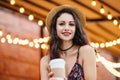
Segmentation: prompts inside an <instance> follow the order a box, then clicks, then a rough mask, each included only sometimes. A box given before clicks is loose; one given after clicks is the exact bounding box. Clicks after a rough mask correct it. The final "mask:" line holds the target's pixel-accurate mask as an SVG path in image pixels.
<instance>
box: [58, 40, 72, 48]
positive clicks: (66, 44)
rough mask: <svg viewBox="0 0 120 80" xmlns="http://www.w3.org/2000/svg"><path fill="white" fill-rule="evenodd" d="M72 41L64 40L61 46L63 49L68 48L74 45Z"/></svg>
mask: <svg viewBox="0 0 120 80" xmlns="http://www.w3.org/2000/svg"><path fill="white" fill-rule="evenodd" d="M72 44H73V43H72V41H64V42H62V45H61V46H60V48H61V49H67V48H69V47H70V46H72Z"/></svg>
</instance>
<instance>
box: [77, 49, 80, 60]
mask: <svg viewBox="0 0 120 80" xmlns="http://www.w3.org/2000/svg"><path fill="white" fill-rule="evenodd" d="M79 50H80V47H79V48H78V53H77V61H78V58H79Z"/></svg>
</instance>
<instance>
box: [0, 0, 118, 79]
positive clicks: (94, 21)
mask: <svg viewBox="0 0 120 80" xmlns="http://www.w3.org/2000/svg"><path fill="white" fill-rule="evenodd" d="M63 4H69V5H73V6H75V7H78V8H80V9H81V10H82V11H83V12H84V13H85V15H86V18H87V23H86V25H85V26H84V27H85V31H86V32H87V35H88V37H89V39H90V44H91V45H92V46H93V47H94V48H96V49H97V50H98V53H97V55H96V62H97V65H96V67H97V80H120V0H114V1H113V0H0V80H40V69H39V67H40V64H39V63H40V59H41V58H42V57H43V56H44V55H46V54H47V50H48V49H49V46H48V45H47V42H48V40H49V33H48V31H47V28H46V27H45V19H46V16H47V14H48V12H49V11H50V10H51V9H52V8H54V7H56V6H59V5H63Z"/></svg>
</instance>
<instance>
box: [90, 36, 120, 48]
mask: <svg viewBox="0 0 120 80" xmlns="http://www.w3.org/2000/svg"><path fill="white" fill-rule="evenodd" d="M117 44H120V38H118V39H116V40H112V41H109V42H105V43H94V42H91V43H90V45H91V46H93V47H95V48H105V47H111V46H114V45H117Z"/></svg>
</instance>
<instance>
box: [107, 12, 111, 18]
mask: <svg viewBox="0 0 120 80" xmlns="http://www.w3.org/2000/svg"><path fill="white" fill-rule="evenodd" d="M107 18H108V19H109V20H111V19H112V15H111V14H110V12H108V15H107Z"/></svg>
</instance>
